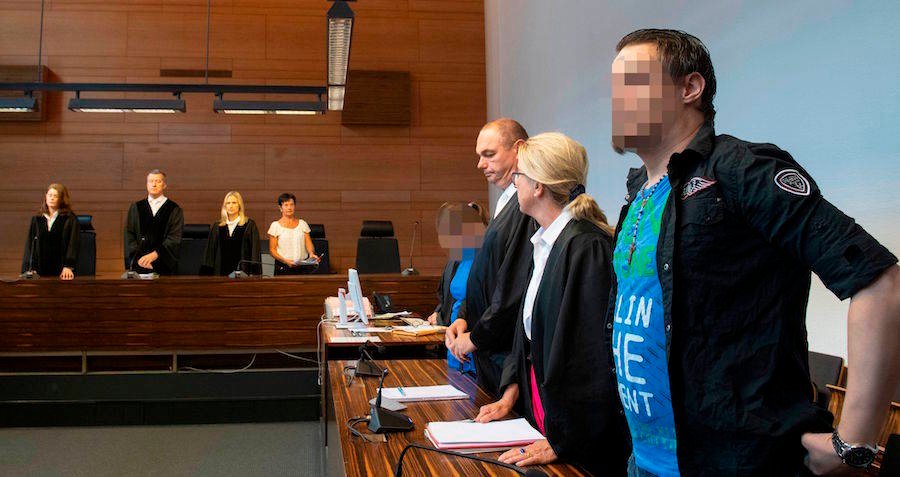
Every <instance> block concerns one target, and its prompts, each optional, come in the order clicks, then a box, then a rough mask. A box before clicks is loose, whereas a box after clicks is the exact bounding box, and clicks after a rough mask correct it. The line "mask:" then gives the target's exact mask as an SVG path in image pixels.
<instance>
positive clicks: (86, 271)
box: [75, 215, 97, 277]
mask: <svg viewBox="0 0 900 477" xmlns="http://www.w3.org/2000/svg"><path fill="white" fill-rule="evenodd" d="M76 218H77V220H78V226H79V227H80V229H81V234H80V237H79V238H80V239H81V244H80V246H79V247H78V262H77V263H76V264H75V276H76V277H91V276H94V275H96V273H97V231H96V230H94V224H93V223H92V221H93V219H94V216H92V215H78V216H76Z"/></svg>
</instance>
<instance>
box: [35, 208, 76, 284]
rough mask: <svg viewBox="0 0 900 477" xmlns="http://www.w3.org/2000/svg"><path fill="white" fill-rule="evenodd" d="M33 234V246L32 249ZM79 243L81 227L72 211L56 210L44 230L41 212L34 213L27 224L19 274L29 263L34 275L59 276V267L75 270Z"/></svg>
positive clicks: (60, 269) (45, 222)
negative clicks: (51, 224)
mask: <svg viewBox="0 0 900 477" xmlns="http://www.w3.org/2000/svg"><path fill="white" fill-rule="evenodd" d="M35 237H37V243H36V245H37V246H36V247H34V251H32V246H33V244H35V240H34V238H35ZM80 244H81V227H80V226H79V225H78V218H77V217H76V216H75V214H73V213H65V212H60V213H59V215H57V216H56V220H55V221H54V222H53V227H51V228H50V230H47V218H46V217H44V215H43V214H41V215H35V216H34V217H32V218H31V225H29V226H28V238H27V239H26V241H25V255H24V256H23V257H22V273H25V272H26V271H28V270H29V268H30V266H29V264H32V263H33V266H34V270H35V271H37V272H38V275H41V276H47V277H51V276H56V275H59V274H60V273H62V269H63V267H69V268H71V269H72V270H75V264H77V263H78V251H79V246H80ZM32 253H33V254H34V257H33V258H32Z"/></svg>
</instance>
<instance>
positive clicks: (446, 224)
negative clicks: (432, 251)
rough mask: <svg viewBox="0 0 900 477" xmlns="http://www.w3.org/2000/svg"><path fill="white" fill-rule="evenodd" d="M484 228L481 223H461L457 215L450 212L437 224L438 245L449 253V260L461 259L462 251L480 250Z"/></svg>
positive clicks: (461, 220)
mask: <svg viewBox="0 0 900 477" xmlns="http://www.w3.org/2000/svg"><path fill="white" fill-rule="evenodd" d="M484 231H485V226H484V224H482V223H481V222H463V219H462V217H461V216H460V214H459V213H453V212H451V213H450V214H448V216H447V219H446V220H442V221H441V223H440V224H438V243H439V244H440V245H441V248H444V249H445V250H447V251H448V252H449V253H450V258H452V259H454V260H459V259H460V258H462V249H464V248H474V249H480V248H481V245H482V244H483V243H484Z"/></svg>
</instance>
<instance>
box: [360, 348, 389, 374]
mask: <svg viewBox="0 0 900 477" xmlns="http://www.w3.org/2000/svg"><path fill="white" fill-rule="evenodd" d="M370 345H372V342H371V341H366V342H365V343H363V344H361V345H360V346H359V359H358V360H357V361H356V371H355V372H354V373H353V375H354V376H382V379H383V376H384V374H383V373H384V372H385V371H386V370H385V369H384V368H382V367H381V366H378V365H377V364H375V358H373V357H372V355H371V354H369V350H368V349H367V347H368V346H370Z"/></svg>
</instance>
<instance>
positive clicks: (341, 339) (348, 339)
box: [331, 336, 381, 343]
mask: <svg viewBox="0 0 900 477" xmlns="http://www.w3.org/2000/svg"><path fill="white" fill-rule="evenodd" d="M366 341H371V342H373V343H377V342H379V341H381V338H379V337H377V336H335V337H333V338H331V342H332V343H365V342H366Z"/></svg>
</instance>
